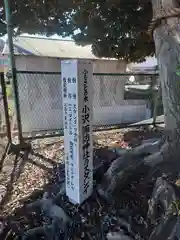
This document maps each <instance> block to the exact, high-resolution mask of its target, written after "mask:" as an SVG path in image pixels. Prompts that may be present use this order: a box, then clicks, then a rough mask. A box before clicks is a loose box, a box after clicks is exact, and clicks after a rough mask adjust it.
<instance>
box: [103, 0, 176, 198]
mask: <svg viewBox="0 0 180 240" xmlns="http://www.w3.org/2000/svg"><path fill="white" fill-rule="evenodd" d="M151 2H152V8H153V19H155V20H156V19H158V20H159V21H157V22H156V24H157V23H159V24H158V25H156V27H155V29H154V32H153V36H154V41H155V47H156V57H157V59H158V65H159V70H160V81H161V88H162V98H163V106H164V115H165V133H166V134H165V138H164V139H163V141H161V142H160V144H159V143H157V144H156V146H157V147H159V148H157V147H155V146H154V153H153V154H152V151H151V152H150V151H149V150H150V149H149V147H150V146H149V147H148V146H147V145H146V146H144V147H143V146H141V150H140V152H139V150H138V149H133V150H131V151H130V152H128V153H126V154H125V155H124V156H122V157H121V158H118V159H117V160H116V161H114V162H113V164H112V165H111V167H110V168H109V169H108V171H107V173H106V174H105V177H104V179H103V182H102V183H101V184H100V186H99V194H101V195H102V196H104V197H105V198H107V199H110V196H111V195H112V193H113V191H114V190H115V189H116V188H117V187H118V189H120V187H121V186H122V187H123V184H124V180H125V179H127V177H128V176H129V175H132V171H133V172H137V169H138V168H139V167H141V166H142V165H144V164H145V165H148V166H150V167H155V168H159V169H162V173H163V171H165V172H167V173H169V172H175V173H177V172H178V171H179V169H180V161H179V155H180V77H179V76H178V75H177V74H176V71H177V68H178V67H179V65H180V1H179V0H151ZM178 15H179V16H178ZM167 16H168V17H167ZM169 16H171V17H169ZM177 16H178V17H177ZM150 145H151V144H150ZM151 150H152V149H151ZM143 153H145V154H147V153H148V154H150V155H149V156H147V157H144V158H143V156H142V154H143ZM138 156H139V158H138ZM173 160H174V161H173ZM172 161H173V162H172ZM167 166H169V167H167ZM175 168H176V169H175Z"/></svg>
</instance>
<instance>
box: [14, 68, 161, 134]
mask: <svg viewBox="0 0 180 240" xmlns="http://www.w3.org/2000/svg"><path fill="white" fill-rule="evenodd" d="M157 79H158V75H148V74H146V75H145V74H135V75H134V74H96V73H94V74H93V79H92V81H93V112H94V114H93V126H94V129H100V128H103V127H105V126H106V127H107V126H114V125H124V124H129V123H133V122H137V121H141V120H144V119H147V118H150V117H151V112H152V111H151V100H152V99H151V97H152V96H151V93H152V87H153V89H154V92H156V83H157ZM152 82H153V84H152ZM17 86H18V96H17V97H18V100H19V114H20V118H21V127H22V136H23V137H24V138H26V139H27V138H34V137H37V136H38V135H41V136H43V135H45V136H47V135H50V136H52V135H61V134H63V110H62V109H63V104H62V94H61V92H62V85H61V74H60V73H51V72H46V73H45V72H27V71H26V72H25V71H23V72H20V71H19V72H18V73H17Z"/></svg>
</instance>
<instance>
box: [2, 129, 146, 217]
mask: <svg viewBox="0 0 180 240" xmlns="http://www.w3.org/2000/svg"><path fill="white" fill-rule="evenodd" d="M127 132H128V134H129V135H128V134H127ZM130 132H131V133H130ZM124 134H125V135H126V136H124ZM93 135H94V142H95V144H97V145H98V146H99V147H108V148H127V147H128V144H127V142H125V141H124V139H126V140H128V139H132V138H133V137H134V139H136V140H137V139H138V137H139V136H140V138H142V136H141V135H142V134H139V133H138V134H137V133H136V131H130V129H123V130H112V131H103V132H95V133H94V134H93ZM6 142H7V141H6V139H5V138H1V139H0V153H1V156H2V154H3V152H4V150H5V146H6ZM31 145H32V150H33V151H32V152H31V153H29V154H27V153H25V154H24V153H23V152H22V153H20V154H19V155H18V156H16V155H12V154H10V155H8V156H6V158H5V160H4V163H3V166H2V168H1V169H0V208H1V209H0V211H1V213H4V214H10V213H12V211H13V210H14V209H15V208H17V207H19V206H20V205H21V201H22V200H23V199H25V198H26V199H27V198H28V196H30V194H32V193H33V192H34V191H35V190H40V189H42V188H43V186H44V185H45V184H47V181H48V176H49V174H51V170H52V168H53V166H54V165H55V164H56V163H60V162H63V155H64V142H63V137H56V138H50V139H41V140H34V141H32V142H31Z"/></svg>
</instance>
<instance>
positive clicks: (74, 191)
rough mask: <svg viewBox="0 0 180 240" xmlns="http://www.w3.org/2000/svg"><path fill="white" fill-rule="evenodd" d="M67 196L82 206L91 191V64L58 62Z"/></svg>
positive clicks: (76, 61) (72, 61)
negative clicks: (60, 82) (59, 66)
mask: <svg viewBox="0 0 180 240" xmlns="http://www.w3.org/2000/svg"><path fill="white" fill-rule="evenodd" d="M61 78H62V94H63V95H62V96H63V115H64V151H65V171H66V194H67V196H68V197H69V199H70V201H72V202H73V203H75V204H81V203H82V202H84V201H85V200H86V199H87V198H88V197H89V196H90V195H91V193H92V190H93V140H92V111H93V104H92V63H91V62H90V61H85V60H68V61H62V62H61Z"/></svg>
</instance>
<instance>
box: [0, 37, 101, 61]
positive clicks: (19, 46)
mask: <svg viewBox="0 0 180 240" xmlns="http://www.w3.org/2000/svg"><path fill="white" fill-rule="evenodd" d="M14 46H15V54H27V55H29V54H32V55H36V56H46V57H58V58H81V59H82V58H83V59H98V58H97V57H96V56H95V55H94V54H92V51H91V45H87V46H78V45H77V44H75V42H74V41H71V40H60V39H51V38H40V37H29V36H19V37H17V38H15V39H14ZM23 49H24V52H23ZM8 53H9V50H8V45H7V44H6V46H5V48H4V50H3V54H8Z"/></svg>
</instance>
